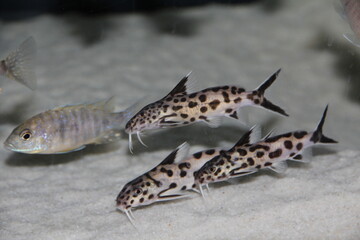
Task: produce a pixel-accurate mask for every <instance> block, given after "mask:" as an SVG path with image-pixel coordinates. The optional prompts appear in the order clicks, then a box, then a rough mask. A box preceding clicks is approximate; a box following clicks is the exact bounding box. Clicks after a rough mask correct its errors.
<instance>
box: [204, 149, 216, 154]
mask: <svg viewBox="0 0 360 240" xmlns="http://www.w3.org/2000/svg"><path fill="white" fill-rule="evenodd" d="M205 153H206V154H207V155H213V154H214V153H215V150H214V149H209V150H207V151H206V152H205Z"/></svg>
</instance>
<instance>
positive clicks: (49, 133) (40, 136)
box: [4, 98, 133, 154]
mask: <svg viewBox="0 0 360 240" xmlns="http://www.w3.org/2000/svg"><path fill="white" fill-rule="evenodd" d="M132 107H133V106H132ZM132 107H130V108H128V109H127V110H125V111H123V112H117V113H113V112H112V111H113V108H114V107H113V98H109V99H108V100H106V101H99V102H96V103H93V104H80V105H72V106H65V107H59V108H55V109H51V110H48V111H45V112H42V113H40V114H37V115H35V116H33V117H31V118H30V119H28V120H26V121H25V122H24V123H23V124H21V125H19V126H18V127H16V128H15V129H14V130H13V131H12V133H11V134H10V136H9V137H8V138H7V139H6V141H5V143H4V146H5V148H7V149H9V150H11V151H15V152H22V153H40V154H51V153H66V152H72V151H77V150H80V149H83V148H84V147H85V145H88V144H102V143H108V142H112V141H115V140H117V139H119V137H120V132H121V126H122V123H123V122H124V121H126V120H127V119H129V118H130V115H131V111H132Z"/></svg>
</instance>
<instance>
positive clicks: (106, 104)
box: [88, 97, 115, 112]
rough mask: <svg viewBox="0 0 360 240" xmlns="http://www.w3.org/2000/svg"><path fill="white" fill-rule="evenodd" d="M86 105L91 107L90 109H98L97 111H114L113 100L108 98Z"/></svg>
mask: <svg viewBox="0 0 360 240" xmlns="http://www.w3.org/2000/svg"><path fill="white" fill-rule="evenodd" d="M88 105H89V107H92V108H95V109H96V108H99V109H103V110H105V111H108V112H112V111H114V108H115V98H114V97H110V98H108V99H105V100H101V101H98V102H95V103H91V104H88Z"/></svg>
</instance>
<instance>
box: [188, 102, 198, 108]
mask: <svg viewBox="0 0 360 240" xmlns="http://www.w3.org/2000/svg"><path fill="white" fill-rule="evenodd" d="M197 105H198V104H197V102H189V105H188V106H189V108H194V107H196V106H197Z"/></svg>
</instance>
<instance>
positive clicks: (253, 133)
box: [232, 125, 261, 148]
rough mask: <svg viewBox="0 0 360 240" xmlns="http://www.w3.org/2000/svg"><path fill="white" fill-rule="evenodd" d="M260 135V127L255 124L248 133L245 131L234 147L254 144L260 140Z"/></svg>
mask: <svg viewBox="0 0 360 240" xmlns="http://www.w3.org/2000/svg"><path fill="white" fill-rule="evenodd" d="M260 136H261V130H260V127H259V126H258V125H255V126H253V127H252V128H251V129H250V130H249V131H248V132H247V133H245V134H244V135H243V136H242V137H241V138H240V139H239V141H237V143H235V145H234V146H233V147H232V148H235V147H240V146H244V145H245V144H253V143H255V142H257V141H259V138H260Z"/></svg>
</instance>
